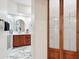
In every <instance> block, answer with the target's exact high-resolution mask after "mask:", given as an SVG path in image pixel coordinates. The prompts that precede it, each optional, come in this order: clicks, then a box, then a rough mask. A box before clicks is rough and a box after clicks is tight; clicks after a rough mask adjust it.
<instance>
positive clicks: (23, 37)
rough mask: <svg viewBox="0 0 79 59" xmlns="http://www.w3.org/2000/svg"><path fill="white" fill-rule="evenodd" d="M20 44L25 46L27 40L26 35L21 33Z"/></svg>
mask: <svg viewBox="0 0 79 59" xmlns="http://www.w3.org/2000/svg"><path fill="white" fill-rule="evenodd" d="M19 41H20V42H19V44H20V46H24V42H25V36H24V35H19Z"/></svg>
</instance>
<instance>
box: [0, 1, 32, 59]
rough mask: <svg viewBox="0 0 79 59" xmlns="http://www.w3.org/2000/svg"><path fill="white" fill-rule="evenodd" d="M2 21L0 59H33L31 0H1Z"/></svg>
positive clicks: (0, 21) (0, 13)
mask: <svg viewBox="0 0 79 59" xmlns="http://www.w3.org/2000/svg"><path fill="white" fill-rule="evenodd" d="M3 7H4V8H3ZM0 19H2V20H0V53H2V54H1V55H0V59H32V55H31V33H32V19H31V0H0ZM5 22H6V24H7V25H5ZM5 29H7V31H5Z"/></svg>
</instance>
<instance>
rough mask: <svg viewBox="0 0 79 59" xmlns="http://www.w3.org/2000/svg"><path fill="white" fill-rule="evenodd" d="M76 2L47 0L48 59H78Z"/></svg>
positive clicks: (78, 7)
mask: <svg viewBox="0 0 79 59" xmlns="http://www.w3.org/2000/svg"><path fill="white" fill-rule="evenodd" d="M78 2H79V1H78V0H48V14H49V15H48V59H78V58H79V56H78V55H79V52H78V51H79V38H78V36H79V34H78V31H79V29H78V25H79V24H78V23H79V21H78V19H79V17H78V15H79V11H78V10H79V4H78Z"/></svg>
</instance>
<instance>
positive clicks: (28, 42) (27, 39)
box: [25, 35, 31, 45]
mask: <svg viewBox="0 0 79 59" xmlns="http://www.w3.org/2000/svg"><path fill="white" fill-rule="evenodd" d="M25 45H31V36H30V35H27V36H25Z"/></svg>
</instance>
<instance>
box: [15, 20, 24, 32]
mask: <svg viewBox="0 0 79 59" xmlns="http://www.w3.org/2000/svg"><path fill="white" fill-rule="evenodd" d="M16 32H18V33H22V32H25V22H24V21H23V20H21V19H19V20H17V21H16Z"/></svg>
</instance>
